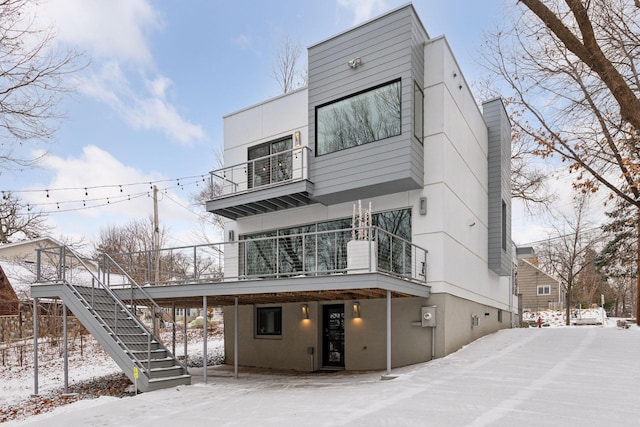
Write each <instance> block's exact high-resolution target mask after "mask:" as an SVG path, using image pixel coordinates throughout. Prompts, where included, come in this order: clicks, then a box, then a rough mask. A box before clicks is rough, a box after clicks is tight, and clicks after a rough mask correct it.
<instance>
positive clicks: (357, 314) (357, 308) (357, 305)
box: [353, 301, 360, 318]
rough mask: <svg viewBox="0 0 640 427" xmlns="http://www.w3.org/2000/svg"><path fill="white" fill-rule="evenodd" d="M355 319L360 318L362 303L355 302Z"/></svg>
mask: <svg viewBox="0 0 640 427" xmlns="http://www.w3.org/2000/svg"><path fill="white" fill-rule="evenodd" d="M353 317H356V318H358V317H360V303H359V302H358V301H354V302H353Z"/></svg>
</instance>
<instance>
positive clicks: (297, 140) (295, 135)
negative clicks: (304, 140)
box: [293, 130, 301, 147]
mask: <svg viewBox="0 0 640 427" xmlns="http://www.w3.org/2000/svg"><path fill="white" fill-rule="evenodd" d="M293 140H294V142H295V143H296V147H300V144H301V141H300V131H299V130H297V131H295V132H294V133H293Z"/></svg>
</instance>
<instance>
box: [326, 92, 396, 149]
mask: <svg viewBox="0 0 640 427" xmlns="http://www.w3.org/2000/svg"><path fill="white" fill-rule="evenodd" d="M401 87H402V85H401V82H400V80H396V81H394V82H391V83H385V84H384V85H382V86H378V87H375V88H373V89H369V90H367V91H365V92H361V93H358V94H356V95H351V96H349V97H347V98H343V99H341V100H338V101H334V102H332V103H330V104H326V105H323V106H320V107H317V108H316V153H317V155H319V156H320V155H323V154H328V153H333V152H334V151H339V150H344V149H345V148H351V147H356V146H358V145H362V144H366V143H368V142H373V141H377V140H380V139H384V138H389V137H392V136H397V135H400V132H401V123H400V93H401Z"/></svg>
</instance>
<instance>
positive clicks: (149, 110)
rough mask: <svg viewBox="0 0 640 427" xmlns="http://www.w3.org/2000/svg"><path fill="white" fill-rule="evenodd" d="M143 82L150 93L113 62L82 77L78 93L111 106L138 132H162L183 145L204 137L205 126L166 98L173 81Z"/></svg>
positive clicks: (158, 79) (160, 78) (156, 80)
mask: <svg viewBox="0 0 640 427" xmlns="http://www.w3.org/2000/svg"><path fill="white" fill-rule="evenodd" d="M142 83H143V84H142V86H143V87H144V88H145V90H146V93H137V92H136V91H135V90H134V89H133V88H132V85H131V82H130V80H129V79H128V78H127V76H126V75H125V74H124V73H123V72H122V69H121V67H120V65H119V63H117V62H113V61H112V62H108V63H106V64H104V65H103V67H102V69H101V70H100V72H99V73H97V74H92V75H89V76H88V77H84V78H80V79H79V81H78V90H79V91H80V92H81V93H84V94H85V95H87V96H90V97H92V98H95V99H97V100H99V101H101V102H104V103H105V104H107V105H109V106H110V107H111V108H112V109H113V110H114V111H116V112H117V113H118V114H119V115H120V116H121V117H122V119H123V120H125V121H126V122H127V123H129V125H131V126H132V127H133V128H134V129H143V130H160V131H162V132H164V133H165V134H166V135H168V136H169V137H170V138H172V139H175V140H177V141H179V142H180V143H183V144H190V143H192V142H193V141H197V140H200V139H203V138H204V136H205V134H204V131H203V129H202V127H201V126H200V125H196V124H193V123H191V122H190V121H188V120H187V119H185V118H184V117H182V115H181V114H180V113H179V112H178V111H177V109H176V108H175V107H174V106H173V105H172V104H171V102H170V101H169V100H167V99H166V97H165V93H166V90H167V88H168V87H169V86H170V85H171V80H170V79H169V78H167V77H165V76H157V77H155V78H154V79H152V80H148V79H144V78H143V79H142Z"/></svg>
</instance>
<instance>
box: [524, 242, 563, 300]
mask: <svg viewBox="0 0 640 427" xmlns="http://www.w3.org/2000/svg"><path fill="white" fill-rule="evenodd" d="M526 249H527V248H524V249H523V248H518V249H517V251H518V290H519V293H520V294H521V295H522V310H523V311H531V312H535V311H540V310H546V309H553V310H561V309H563V308H564V304H565V302H566V291H565V290H564V287H563V286H562V285H561V284H560V281H559V280H557V279H555V278H554V277H552V276H550V275H549V274H547V273H545V272H544V271H542V270H541V269H540V268H538V265H537V264H538V261H537V257H536V256H535V253H534V252H533V250H532V249H531V248H529V249H531V250H526Z"/></svg>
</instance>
